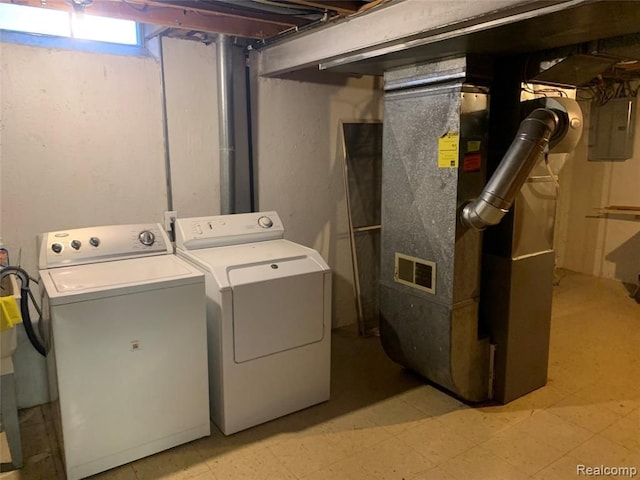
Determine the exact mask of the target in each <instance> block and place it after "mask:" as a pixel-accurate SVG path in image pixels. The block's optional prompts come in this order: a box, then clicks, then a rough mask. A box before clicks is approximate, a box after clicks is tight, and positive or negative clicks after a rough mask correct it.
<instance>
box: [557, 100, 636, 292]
mask: <svg viewBox="0 0 640 480" xmlns="http://www.w3.org/2000/svg"><path fill="white" fill-rule="evenodd" d="M637 105H638V104H637ZM580 106H581V108H582V111H583V114H584V118H585V130H584V134H583V136H582V139H581V141H580V144H579V145H578V148H577V149H576V152H575V154H574V157H573V158H572V159H570V160H569V161H568V162H567V163H566V164H565V166H564V169H563V170H562V171H561V173H560V183H561V190H560V196H559V200H558V217H557V224H556V225H557V226H556V228H557V232H558V233H557V243H556V263H557V265H558V266H560V267H564V268H567V269H569V270H574V271H577V272H582V273H586V274H589V275H595V276H599V277H604V278H615V279H618V280H622V281H624V282H629V283H632V284H636V283H637V279H638V275H639V274H640V221H639V220H638V219H637V218H635V217H634V216H628V215H615V216H604V217H602V216H597V215H596V211H595V209H597V208H599V207H605V206H608V205H631V206H640V189H639V188H638V185H640V130H639V129H638V125H640V111H639V110H640V109H638V108H636V132H635V141H634V150H633V152H634V153H633V157H632V158H630V159H628V160H625V161H598V162H593V161H588V145H589V128H588V126H589V121H590V113H591V105H590V103H589V102H585V101H582V102H580Z"/></svg>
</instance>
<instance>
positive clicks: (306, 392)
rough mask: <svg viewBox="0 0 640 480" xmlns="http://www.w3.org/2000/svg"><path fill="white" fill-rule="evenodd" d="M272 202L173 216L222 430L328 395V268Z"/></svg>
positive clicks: (292, 409) (240, 427)
mask: <svg viewBox="0 0 640 480" xmlns="http://www.w3.org/2000/svg"><path fill="white" fill-rule="evenodd" d="M283 237H284V227H283V226H282V222H281V221H280V218H279V217H278V215H277V213H276V212H265V213H247V214H236V215H222V216H214V217H201V218H183V219H178V220H177V221H176V247H177V248H176V251H177V254H178V255H179V256H182V257H183V258H186V259H188V260H190V261H191V262H193V263H194V264H195V265H197V266H198V267H199V268H201V269H202V270H203V271H204V272H205V275H206V290H207V327H208V345H209V382H210V383H209V397H210V403H211V418H212V420H213V421H214V422H215V424H216V425H217V426H218V427H219V428H220V430H221V431H222V432H223V433H224V434H225V435H229V434H232V433H235V432H238V431H240V430H244V429H246V428H249V427H252V426H254V425H258V424H260V423H263V422H267V421H269V420H272V419H274V418H278V417H281V416H283V415H286V414H288V413H292V412H295V411H297V410H300V409H303V408H306V407H309V406H311V405H315V404H317V403H320V402H324V401H326V400H329V390H330V385H329V384H330V377H331V374H330V367H331V365H330V364H331V272H330V270H329V267H328V266H327V264H326V263H325V262H324V260H323V259H322V257H321V256H320V254H319V253H318V252H316V251H315V250H313V249H311V248H307V247H304V246H302V245H299V244H296V243H293V242H290V241H288V240H284V238H283Z"/></svg>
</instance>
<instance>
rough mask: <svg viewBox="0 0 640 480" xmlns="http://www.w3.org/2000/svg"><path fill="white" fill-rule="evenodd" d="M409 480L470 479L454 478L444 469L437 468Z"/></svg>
mask: <svg viewBox="0 0 640 480" xmlns="http://www.w3.org/2000/svg"><path fill="white" fill-rule="evenodd" d="M407 480H469V479H458V477H454V476H453V475H451V474H450V473H447V472H446V471H444V470H443V469H442V467H435V468H432V469H430V470H427V471H425V472H420V473H419V474H417V475H416V476H414V477H411V478H409V479H407Z"/></svg>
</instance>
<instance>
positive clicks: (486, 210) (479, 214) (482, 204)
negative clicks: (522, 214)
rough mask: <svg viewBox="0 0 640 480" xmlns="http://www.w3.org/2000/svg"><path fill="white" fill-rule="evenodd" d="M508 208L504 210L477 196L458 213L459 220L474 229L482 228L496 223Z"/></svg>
mask: <svg viewBox="0 0 640 480" xmlns="http://www.w3.org/2000/svg"><path fill="white" fill-rule="evenodd" d="M508 211H509V210H504V209H502V208H498V207H496V206H494V205H491V204H490V203H489V202H487V201H486V200H484V199H483V198H478V199H476V200H474V201H473V202H469V203H467V204H466V205H465V206H464V207H463V208H462V212H461V214H460V221H461V222H462V224H463V225H464V226H466V227H470V228H473V229H475V230H484V229H485V228H487V227H490V226H492V225H497V224H498V223H500V220H502V217H504V215H505V214H506V213H507V212H508Z"/></svg>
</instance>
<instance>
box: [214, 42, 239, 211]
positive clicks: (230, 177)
mask: <svg viewBox="0 0 640 480" xmlns="http://www.w3.org/2000/svg"><path fill="white" fill-rule="evenodd" d="M231 47H232V45H231V40H230V38H229V37H228V36H227V35H222V34H220V35H218V40H217V41H216V61H217V66H218V118H219V122H218V123H219V132H220V213H221V214H223V215H224V214H227V213H234V210H235V208H234V204H235V143H234V142H235V140H234V137H235V133H234V129H233V125H234V124H233V68H232V67H233V65H232V53H233V52H232V51H231Z"/></svg>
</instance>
